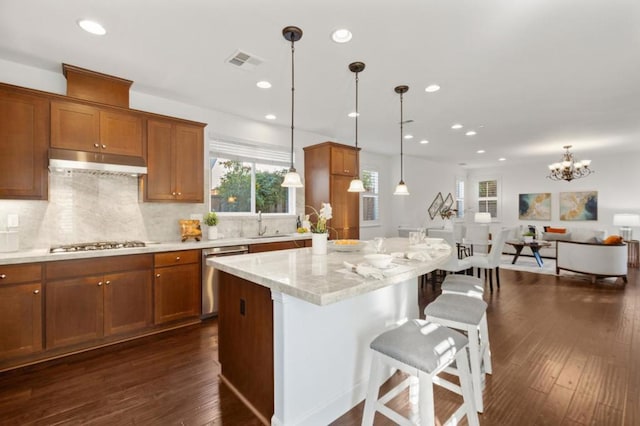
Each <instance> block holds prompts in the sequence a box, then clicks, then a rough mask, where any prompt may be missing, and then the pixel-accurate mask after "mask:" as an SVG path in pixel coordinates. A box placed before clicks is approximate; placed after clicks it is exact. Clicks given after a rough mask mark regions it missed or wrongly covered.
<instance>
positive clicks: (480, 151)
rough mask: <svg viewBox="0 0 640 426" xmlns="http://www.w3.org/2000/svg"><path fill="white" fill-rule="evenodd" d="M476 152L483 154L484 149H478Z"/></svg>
mask: <svg viewBox="0 0 640 426" xmlns="http://www.w3.org/2000/svg"><path fill="white" fill-rule="evenodd" d="M476 152H477V153H478V154H484V153H485V151H484V149H479V150H477V151H476Z"/></svg>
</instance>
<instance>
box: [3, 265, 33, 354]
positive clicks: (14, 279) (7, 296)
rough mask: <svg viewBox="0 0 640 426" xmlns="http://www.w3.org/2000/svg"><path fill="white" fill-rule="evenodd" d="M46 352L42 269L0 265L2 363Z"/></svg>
mask: <svg viewBox="0 0 640 426" xmlns="http://www.w3.org/2000/svg"><path fill="white" fill-rule="evenodd" d="M41 350H42V266H41V265H40V264H25V265H8V266H0V360H5V359H9V358H14V357H18V356H23V355H30V354H34V353H37V352H40V351H41Z"/></svg>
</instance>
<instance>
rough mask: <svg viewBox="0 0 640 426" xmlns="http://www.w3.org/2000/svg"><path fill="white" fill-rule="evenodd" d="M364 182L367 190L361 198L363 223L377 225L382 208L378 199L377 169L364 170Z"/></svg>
mask: <svg viewBox="0 0 640 426" xmlns="http://www.w3.org/2000/svg"><path fill="white" fill-rule="evenodd" d="M361 176H362V184H363V185H364V189H365V192H363V193H362V197H361V198H360V200H361V203H362V206H361V208H360V211H361V212H362V220H361V222H362V225H364V226H366V225H377V224H378V223H379V220H380V208H379V205H378V204H379V200H378V172H377V171H375V170H362V172H361Z"/></svg>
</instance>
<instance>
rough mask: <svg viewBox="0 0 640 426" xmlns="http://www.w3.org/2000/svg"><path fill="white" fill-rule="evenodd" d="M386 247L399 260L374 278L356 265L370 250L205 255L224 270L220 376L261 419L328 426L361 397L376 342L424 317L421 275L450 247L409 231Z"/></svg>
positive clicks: (293, 250) (221, 279) (447, 252)
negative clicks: (413, 238)
mask: <svg viewBox="0 0 640 426" xmlns="http://www.w3.org/2000/svg"><path fill="white" fill-rule="evenodd" d="M385 247H386V250H387V252H389V253H393V254H394V255H395V256H396V257H397V258H396V257H394V260H393V263H392V264H391V265H389V266H388V267H386V268H382V269H380V271H378V272H381V273H382V275H381V276H377V277H373V276H362V270H361V269H359V268H354V267H352V266H351V265H356V266H357V265H363V264H364V263H365V259H364V255H365V254H366V248H364V249H363V251H351V252H348V251H347V252H341V251H333V250H331V251H329V253H328V254H326V255H313V254H312V252H311V248H301V249H292V250H283V251H278V252H267V253H256V254H249V255H241V256H229V257H218V258H212V259H209V260H207V263H209V264H210V265H212V266H215V268H216V269H217V270H218V271H220V272H219V273H220V296H219V297H220V311H219V317H218V318H219V320H218V321H219V323H218V327H219V336H218V338H219V360H220V364H221V378H222V380H223V381H224V382H225V383H226V384H227V385H228V386H229V387H230V388H231V389H232V390H233V391H234V392H235V393H236V394H237V395H238V396H239V397H240V398H241V399H242V400H243V402H245V403H246V404H247V405H248V406H249V407H250V408H251V409H252V410H253V411H254V413H256V415H257V416H258V417H259V418H260V419H261V420H262V422H263V423H265V424H274V425H298V424H305V425H315V424H317V425H326V424H328V423H330V422H331V421H333V420H335V419H336V418H338V417H340V416H341V415H342V414H344V413H345V412H347V411H348V410H349V409H351V408H352V407H353V406H355V405H356V404H357V403H358V402H360V401H361V400H363V399H364V396H365V393H366V386H367V382H368V373H369V359H370V356H369V351H368V350H367V349H368V346H369V343H370V342H371V340H372V339H373V338H374V337H375V336H376V335H378V334H379V333H381V332H383V331H385V330H387V329H389V328H392V327H394V326H396V325H397V324H399V323H401V322H403V321H405V320H406V319H409V318H416V317H418V316H419V312H418V297H417V296H418V286H417V282H418V280H417V277H419V276H421V275H423V274H426V273H428V272H431V271H432V270H434V269H437V268H438V266H439V265H441V264H442V263H444V262H445V261H446V259H447V258H448V257H449V256H450V254H451V248H450V247H449V246H448V245H446V244H434V245H429V246H426V245H425V246H422V247H415V246H409V241H408V239H406V238H392V239H387V240H386V244H385ZM416 254H420V255H419V256H416ZM356 269H357V270H358V272H355V270H356ZM367 270H370V268H367ZM365 275H366V274H365Z"/></svg>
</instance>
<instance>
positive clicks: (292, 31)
mask: <svg viewBox="0 0 640 426" xmlns="http://www.w3.org/2000/svg"><path fill="white" fill-rule="evenodd" d="M282 35H283V36H284V38H285V39H286V40H288V41H290V42H291V167H289V171H288V172H287V174H286V175H284V180H283V181H282V186H284V187H287V188H302V181H301V180H300V175H299V174H298V172H296V168H295V167H293V111H294V93H295V85H294V77H295V72H294V71H295V68H294V53H295V48H294V43H295V42H296V41H298V40H300V39H301V38H302V30H301V29H300V28H298V27H293V26H289V27H285V28H283V29H282Z"/></svg>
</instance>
